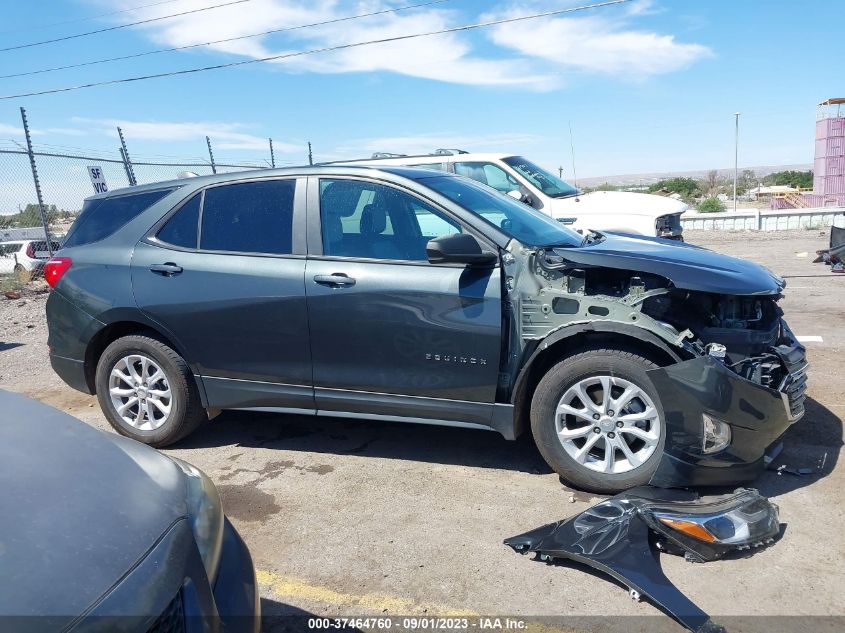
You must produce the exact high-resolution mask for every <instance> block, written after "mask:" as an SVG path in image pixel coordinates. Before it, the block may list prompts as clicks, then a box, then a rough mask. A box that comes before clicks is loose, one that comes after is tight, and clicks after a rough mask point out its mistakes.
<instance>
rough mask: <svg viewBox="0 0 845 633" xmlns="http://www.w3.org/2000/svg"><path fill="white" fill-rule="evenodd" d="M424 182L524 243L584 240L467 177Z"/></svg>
mask: <svg viewBox="0 0 845 633" xmlns="http://www.w3.org/2000/svg"><path fill="white" fill-rule="evenodd" d="M423 182H424V183H425V184H426V185H427V186H428V187H430V188H431V189H433V190H434V191H436V192H437V193H440V194H442V195H444V196H446V197H447V198H449V200H451V201H452V202H454V203H456V204H458V205H460V206H462V207H463V208H464V209H466V210H467V211H470V212H472V213H474V214H475V215H477V216H479V217H481V218H483V219H484V220H486V221H487V222H489V223H490V224H492V225H494V226H495V227H497V228H499V229H501V231H502V232H503V233H505V234H506V235H508V236H510V237H512V238H514V239H515V240H517V241H519V242H521V243H523V244H525V245H526V246H580V245H581V242H582V240H583V238H582V237H581V235H579V234H578V233H576V232H575V231H573V230H572V229H568V228H566V227H565V226H563V225H562V224H561V223H560V222H558V221H556V220H553V219H552V218H550V217H549V216H547V215H545V214H544V213H540V212H539V211H536V210H535V209H532V208H531V207H529V206H528V205H525V204H523V203H522V202H518V201H517V200H514V199H513V198H511V197H510V196H507V195H505V194H503V193H499V192H498V191H496V190H495V189H491V188H490V187H488V186H486V185H482V184H480V183H478V182H476V181H474V180H470V179H469V178H462V177H459V176H437V177H434V178H426V179H425V180H424V181H423Z"/></svg>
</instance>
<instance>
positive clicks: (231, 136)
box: [73, 117, 304, 154]
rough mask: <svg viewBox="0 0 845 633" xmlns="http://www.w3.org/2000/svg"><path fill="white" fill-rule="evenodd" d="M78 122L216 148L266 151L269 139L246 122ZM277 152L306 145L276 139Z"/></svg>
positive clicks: (131, 134)
mask: <svg viewBox="0 0 845 633" xmlns="http://www.w3.org/2000/svg"><path fill="white" fill-rule="evenodd" d="M73 120H74V121H78V122H80V123H88V124H93V125H94V128H95V129H99V130H100V131H101V132H102V133H104V134H108V135H110V136H117V131H116V128H118V127H120V129H121V130H123V133H124V135H125V136H126V137H127V138H129V139H132V140H144V141H158V142H172V141H203V142H204V141H205V137H206V136H209V137H211V140H212V143H213V144H214V147H215V149H246V150H262V151H263V150H266V149H267V137H266V136H256V135H255V134H249V133H248V132H245V131H244V130H245V129H248V126H247V125H245V124H243V123H221V122H217V121H180V122H174V121H127V120H121V119H106V120H92V119H84V118H79V117H75V118H74V119H73ZM273 149H274V150H275V151H277V152H280V153H283V154H292V153H301V152H302V151H303V149H304V143H303V144H296V143H288V142H284V141H277V140H276V139H273Z"/></svg>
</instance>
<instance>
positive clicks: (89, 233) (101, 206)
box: [62, 189, 173, 248]
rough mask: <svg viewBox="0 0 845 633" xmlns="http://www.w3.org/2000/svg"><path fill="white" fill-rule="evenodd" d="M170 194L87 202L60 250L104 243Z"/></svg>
mask: <svg viewBox="0 0 845 633" xmlns="http://www.w3.org/2000/svg"><path fill="white" fill-rule="evenodd" d="M171 191H173V189H162V190H159V191H145V192H143V193H134V194H129V195H126V196H113V197H109V198H99V199H97V200H88V201H86V202H85V204H84V205H83V207H82V212H81V213H80V214H79V217H78V218H77V219H76V222H74V223H73V226H72V227H70V231H69V232H68V234H67V237H66V238H65V241H64V243H63V244H62V247H63V248H68V247H71V246H82V245H84V244H91V243H92V242H98V241H100V240H102V239H105V238H106V237H108V236H110V235H112V234H113V233H114V232H115V231H117V230H118V229H119V228H121V227H122V226H124V225H125V224H126V223H128V222H129V221H130V220H134V219H135V218H136V217H138V216H139V215H141V213H143V212H144V211H146V210H147V209H149V208H150V207H151V206H153V205H154V204H155V203H156V202H158V201H159V200H161V199H162V198H163V197H164V196H166V195H167V194H169V193H170V192H171Z"/></svg>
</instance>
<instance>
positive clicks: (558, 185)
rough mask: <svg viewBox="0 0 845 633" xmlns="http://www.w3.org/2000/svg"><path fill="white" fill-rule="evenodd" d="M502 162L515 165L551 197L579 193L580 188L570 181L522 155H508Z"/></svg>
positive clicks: (526, 177)
mask: <svg viewBox="0 0 845 633" xmlns="http://www.w3.org/2000/svg"><path fill="white" fill-rule="evenodd" d="M502 162H504V163H506V164H508V165H510V166H511V167H513V168H514V169H515V170H516V171H517V173H519V174H520V175H522V176H523V177H524V178H525V179H527V180H528V182H530V183H531V184H532V185H534V186H535V187H537V189H539V190H540V191H542V192H543V193H544V194H546V195H547V196H549V197H550V198H566V197H567V196H574V195H575V194H577V193H578V190H577V189H576V188H575V187H573V186H572V185H570V184H569V183H568V182H565V181H563V180H561V179H560V178H558V177H557V176H555V175H554V174H552V173H549V172H547V171H546V170H545V169H543V168H542V167H540V166H539V165H535V164H534V163H532V162H531V161H530V160H528V159H526V158H523V157H522V156H508V157H507V158H503V159H502Z"/></svg>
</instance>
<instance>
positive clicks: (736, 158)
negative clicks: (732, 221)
mask: <svg viewBox="0 0 845 633" xmlns="http://www.w3.org/2000/svg"><path fill="white" fill-rule="evenodd" d="M739 115H740V113H739V112H734V117H736V133H735V135H734V213H736V180H737V177H738V176H739Z"/></svg>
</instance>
